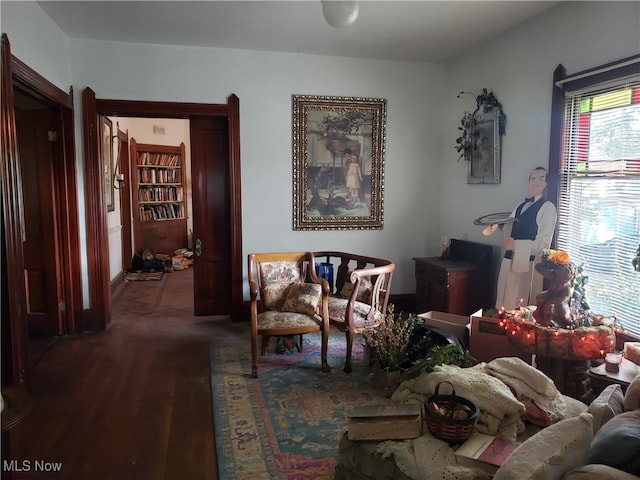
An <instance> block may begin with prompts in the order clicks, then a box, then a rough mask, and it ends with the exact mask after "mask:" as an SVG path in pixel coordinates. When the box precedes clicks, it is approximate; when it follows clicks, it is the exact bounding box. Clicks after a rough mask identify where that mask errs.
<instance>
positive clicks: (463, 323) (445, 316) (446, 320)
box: [418, 310, 471, 346]
mask: <svg viewBox="0 0 640 480" xmlns="http://www.w3.org/2000/svg"><path fill="white" fill-rule="evenodd" d="M418 318H421V319H423V320H424V322H425V323H426V324H427V325H431V326H433V327H439V328H443V329H445V330H447V331H448V332H451V333H452V334H453V335H455V336H456V337H457V338H458V339H459V340H460V341H461V342H462V343H463V344H464V345H465V346H468V345H469V332H470V330H471V325H470V322H469V317H466V316H464V315H456V314H453V313H445V312H436V311H435V310H431V311H429V312H427V313H421V314H420V315H418Z"/></svg>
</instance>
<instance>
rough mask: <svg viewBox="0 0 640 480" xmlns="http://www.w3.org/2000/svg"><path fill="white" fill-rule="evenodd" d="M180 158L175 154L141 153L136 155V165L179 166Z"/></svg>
mask: <svg viewBox="0 0 640 480" xmlns="http://www.w3.org/2000/svg"><path fill="white" fill-rule="evenodd" d="M181 161H182V156H181V155H179V154H177V153H154V152H141V153H139V154H138V165H160V166H179V165H180V162H181Z"/></svg>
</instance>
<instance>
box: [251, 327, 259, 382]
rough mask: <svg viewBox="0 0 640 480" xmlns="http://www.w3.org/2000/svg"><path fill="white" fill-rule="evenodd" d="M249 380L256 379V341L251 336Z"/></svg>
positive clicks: (253, 336) (253, 335)
mask: <svg viewBox="0 0 640 480" xmlns="http://www.w3.org/2000/svg"><path fill="white" fill-rule="evenodd" d="M251 378H258V339H257V338H256V337H255V334H252V335H251Z"/></svg>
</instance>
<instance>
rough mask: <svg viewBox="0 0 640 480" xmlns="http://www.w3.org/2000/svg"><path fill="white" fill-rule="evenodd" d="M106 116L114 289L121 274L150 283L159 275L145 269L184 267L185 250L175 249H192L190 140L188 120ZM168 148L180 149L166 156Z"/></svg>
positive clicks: (185, 259)
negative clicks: (111, 132) (110, 130)
mask: <svg viewBox="0 0 640 480" xmlns="http://www.w3.org/2000/svg"><path fill="white" fill-rule="evenodd" d="M107 118H108V120H109V121H110V123H111V125H112V126H113V129H114V135H113V136H114V154H115V158H114V159H113V165H114V172H113V178H114V181H113V189H114V195H113V209H112V211H109V209H107V215H106V217H107V228H108V235H109V252H110V258H109V266H110V278H111V284H112V287H113V288H112V290H115V289H116V288H117V287H118V286H119V285H120V280H121V279H122V277H123V276H124V280H125V281H133V280H136V281H142V280H150V281H154V280H157V279H158V278H162V275H159V276H154V275H147V273H157V274H163V273H167V272H173V271H174V270H176V269H183V268H186V267H188V265H189V261H188V259H187V257H188V255H189V254H188V253H179V252H180V251H183V250H186V249H190V248H191V247H192V239H191V232H192V231H193V218H192V211H193V210H192V201H191V200H192V195H191V192H192V189H191V160H190V159H191V142H190V134H189V120H188V119H176V118H143V117H119V116H109V117H107ZM116 132H117V135H115V133H116ZM116 138H117V140H116ZM181 145H184V154H183V153H182V151H181V150H180V146H181ZM143 146H144V148H143ZM174 149H175V150H176V152H180V153H179V154H177V155H171V154H170V153H169V152H172V151H173V150H174ZM145 232H150V233H148V234H145ZM147 256H148V257H149V258H143V257H147ZM138 273H142V275H139V274H138Z"/></svg>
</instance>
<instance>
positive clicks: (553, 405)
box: [484, 357, 567, 427]
mask: <svg viewBox="0 0 640 480" xmlns="http://www.w3.org/2000/svg"><path fill="white" fill-rule="evenodd" d="M484 370H485V372H486V373H488V374H489V375H492V376H494V377H496V378H498V379H499V380H501V381H502V382H503V383H505V384H506V385H507V386H508V387H509V388H510V389H511V390H512V392H513V393H514V395H515V397H516V398H517V399H518V400H519V401H520V402H522V404H523V405H525V409H526V414H525V419H526V420H528V421H529V422H531V423H532V424H534V425H537V426H539V427H548V426H549V425H551V424H553V423H556V422H557V421H559V420H562V419H563V418H564V417H565V415H566V413H567V406H566V404H565V401H564V399H563V397H562V394H561V393H560V391H559V390H558V389H557V388H556V386H555V384H554V383H553V381H552V380H551V379H550V378H549V377H547V376H546V375H545V374H544V373H542V372H541V371H540V370H537V369H536V368H534V367H532V366H531V365H529V364H527V363H526V362H525V361H523V360H522V359H520V358H518V357H502V358H496V359H495V360H492V361H490V362H489V363H487V364H485V368H484Z"/></svg>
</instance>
